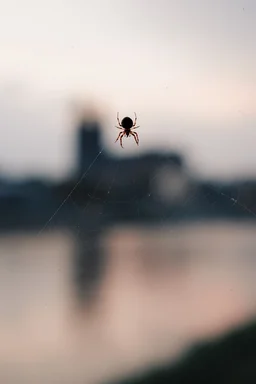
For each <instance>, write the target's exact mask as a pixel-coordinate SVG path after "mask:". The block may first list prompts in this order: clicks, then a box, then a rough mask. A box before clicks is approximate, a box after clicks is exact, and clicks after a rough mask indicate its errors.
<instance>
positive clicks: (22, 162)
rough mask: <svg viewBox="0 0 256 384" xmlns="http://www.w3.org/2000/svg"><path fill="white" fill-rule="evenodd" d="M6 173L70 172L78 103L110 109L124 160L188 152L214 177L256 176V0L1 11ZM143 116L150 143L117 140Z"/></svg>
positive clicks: (62, 2) (58, 3)
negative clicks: (128, 120) (120, 119)
mask: <svg viewBox="0 0 256 384" xmlns="http://www.w3.org/2000/svg"><path fill="white" fill-rule="evenodd" d="M0 46H1V60H0V124H1V139H0V172H3V173H5V174H8V173H10V174H12V175H27V174H36V173H38V174H44V175H50V176H54V177H61V176H62V175H63V174H65V173H66V172H67V171H68V170H69V169H70V168H71V167H72V164H73V158H72V153H73V152H72V151H73V150H74V138H73V134H74V130H72V126H71V121H72V118H71V114H72V108H71V104H70V103H71V102H72V101H74V100H79V98H82V99H83V98H92V99H94V100H95V102H96V103H97V102H98V103H99V105H102V106H104V108H103V109H104V113H105V114H106V120H105V124H104V148H105V149H106V150H107V151H111V153H112V154H116V155H117V156H119V155H122V156H124V155H125V156H126V155H129V154H132V153H135V151H140V152H143V153H144V152H145V151H147V150H149V149H150V148H152V147H155V148H157V149H158V150H166V149H169V150H171V149H173V148H174V149H175V148H181V149H182V150H184V151H185V153H187V156H188V161H189V162H191V167H193V168H194V169H195V171H196V172H198V173H199V174H201V175H202V176H204V177H217V176H224V177H227V176H230V177H233V176H239V177H241V176H246V175H256V151H255V143H256V49H255V47H256V2H255V1H254V0H201V1H200V0H176V1H175V0H158V1H156V0H154V1H146V0H106V1H104V0H101V1H100V0H96V1H93V2H91V1H87V0H72V1H71V0H44V1H38V0H23V1H22V2H21V1H18V0H16V1H15V0H9V1H8V2H7V1H6V2H4V3H3V4H2V6H1V13H0ZM117 111H120V114H121V116H123V115H132V114H133V111H136V112H137V114H138V123H139V125H140V128H139V132H138V133H139V135H140V139H141V146H140V147H139V148H138V147H136V146H135V145H134V143H133V142H132V140H129V141H128V140H126V141H125V142H124V145H125V150H126V151H124V150H122V149H121V148H120V146H118V145H115V144H114V143H113V142H114V140H115V138H116V136H117V133H118V132H117V130H116V129H115V128H114V125H115V124H116V120H115V118H116V112H117Z"/></svg>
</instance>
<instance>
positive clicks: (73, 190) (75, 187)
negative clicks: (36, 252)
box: [37, 148, 103, 236]
mask: <svg viewBox="0 0 256 384" xmlns="http://www.w3.org/2000/svg"><path fill="white" fill-rule="evenodd" d="M102 151H103V148H102V149H101V150H100V151H99V153H98V154H97V156H95V158H94V160H93V161H92V162H91V164H90V165H89V167H88V168H87V169H86V170H85V171H84V173H83V174H82V176H81V177H80V179H79V180H78V182H77V183H76V184H75V185H74V187H73V188H72V189H71V191H70V192H69V194H68V195H67V197H66V198H65V199H64V200H63V201H62V203H61V204H60V205H59V207H58V208H57V209H56V211H55V212H54V213H53V214H52V216H51V217H50V218H49V219H48V220H47V222H46V223H45V225H44V226H43V228H41V229H40V231H39V232H38V234H37V236H38V235H40V234H41V233H42V232H43V231H44V230H45V229H46V228H47V226H48V225H49V224H50V222H51V221H52V220H53V218H54V217H55V216H56V215H57V213H58V212H59V211H60V210H61V208H62V207H63V205H65V204H66V202H67V201H68V199H69V198H70V197H71V196H72V194H73V193H74V192H75V190H76V189H77V187H78V186H79V185H80V184H81V182H82V181H83V179H84V178H85V176H86V175H87V174H88V172H89V171H90V169H91V168H92V166H93V165H94V164H95V163H96V161H97V160H98V158H99V157H100V155H101V153H102Z"/></svg>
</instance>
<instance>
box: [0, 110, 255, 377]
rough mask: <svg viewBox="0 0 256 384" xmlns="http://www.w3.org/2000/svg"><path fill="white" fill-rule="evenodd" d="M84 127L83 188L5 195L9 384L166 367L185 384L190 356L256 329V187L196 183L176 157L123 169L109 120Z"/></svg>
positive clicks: (11, 183)
mask: <svg viewBox="0 0 256 384" xmlns="http://www.w3.org/2000/svg"><path fill="white" fill-rule="evenodd" d="M75 128H76V130H75V132H76V133H75V134H76V152H77V153H76V158H77V162H76V167H75V171H74V173H73V174H72V175H70V176H69V177H67V178H66V179H65V180H62V181H58V182H57V181H55V182H52V181H50V179H49V180H45V179H39V178H37V179H36V178H33V179H32V178H31V179H28V180H25V181H22V182H21V181H18V180H16V181H15V180H13V179H11V178H2V179H1V182H0V212H1V215H0V231H1V233H0V237H1V239H0V256H1V257H0V282H1V289H0V311H1V312H0V338H1V340H2V342H1V345H0V382H1V383H6V384H16V383H19V384H20V383H26V384H28V383H33V384H34V383H36V384H40V383H45V382H55V381H56V380H57V381H58V379H59V381H60V382H62V383H64V382H65V383H68V384H69V383H74V382H76V383H79V384H80V383H88V384H90V383H92V384H95V383H103V384H104V383H106V382H107V381H108V380H112V379H113V380H114V379H120V381H118V382H122V379H123V378H125V377H132V375H133V374H135V373H136V372H139V371H140V370H145V371H146V372H148V370H150V371H151V370H153V369H154V367H156V366H158V365H161V364H163V363H166V364H167V363H168V364H169V363H170V364H171V365H170V373H168V375H169V374H170V380H171V381H173V382H183V381H180V380H181V379H182V377H183V371H184V375H185V379H184V380H185V381H184V382H187V377H189V378H190V366H191V364H193V361H194V360H193V359H197V354H196V355H195V357H193V356H194V355H193V354H192V363H190V360H188V361H187V360H184V366H183V365H181V368H179V365H178V366H175V367H176V368H175V367H174V371H173V370H172V369H173V362H174V361H175V359H177V357H179V356H180V355H182V352H183V351H187V350H188V349H189V347H191V346H192V345H195V344H197V343H198V342H199V341H201V340H202V339H203V340H204V339H207V338H209V337H210V338H211V337H216V336H217V335H219V334H222V333H225V332H227V331H229V330H230V329H232V328H235V327H237V326H238V325H241V324H245V323H246V322H248V321H249V320H252V319H254V318H255V313H256V306H255V303H256V300H255V298H256V290H255V272H254V271H255V260H256V259H255V254H256V253H255V252H256V242H255V217H256V215H255V211H256V180H240V181H239V180H237V181H236V182H232V183H231V182H229V183H228V182H226V183H224V182H221V181H219V182H218V181H208V182H206V181H202V180H199V179H198V178H196V176H195V174H193V170H191V166H190V164H187V160H186V154H184V153H177V152H174V151H170V152H169V153H160V152H157V151H155V150H151V151H150V152H149V153H146V154H140V151H139V149H140V148H138V151H137V153H138V155H136V156H127V157H122V158H118V157H114V156H111V155H110V154H108V152H107V150H105V148H104V143H103V141H102V136H101V133H102V127H101V122H100V120H98V119H97V118H95V119H92V118H91V116H90V117H89V116H87V115H85V116H83V117H82V118H81V120H79V123H78V126H77V127H75ZM116 145H119V143H117V144H116ZM136 149H137V148H136ZM39 235H40V236H39ZM246 334H247V333H246ZM246 334H245V335H246ZM253 335H255V330H254V326H253V331H252V337H253ZM254 337H255V336H254ZM252 340H253V339H252ZM224 343H225V341H224ZM232 343H233V342H231V347H230V348H231V349H232V345H233V344H232ZM252 343H253V342H252ZM240 344H242V345H243V346H244V343H243V339H242V341H239V345H238V347H237V350H239V349H240ZM206 348H207V347H206ZM216 348H217V352H215V347H214V348H213V352H212V354H213V355H211V353H210V355H211V356H213V357H212V359H213V360H214V361H215V360H216V359H215V353H216V354H217V355H218V356H220V362H219V364H220V367H222V360H221V356H222V355H221V354H220V353H219V352H218V350H219V349H218V348H220V350H222V344H221V345H220V347H218V345H217V347H216ZM235 348H236V347H235ZM246 348H247V347H246V346H245V349H246ZM248 350H249V352H248V353H250V354H253V353H254V349H253V346H252V345H251V343H250V345H249V346H248ZM245 353H246V352H245ZM202 354H203V355H204V352H202ZM248 356H249V354H248ZM198 359H199V360H200V361H199V363H198V366H199V367H202V366H206V364H205V362H204V359H203V358H201V355H200V353H199V357H198ZM206 359H207V357H206ZM240 362H241V360H240ZM241 364H242V363H241ZM183 367H184V368H183ZM175 369H177V371H175ZM179 369H180V371H181V373H180V371H179ZM220 369H221V368H220ZM241 369H242V368H241ZM223 371H225V369H223ZM168 372H169V371H168ZM229 372H230V369H229ZM253 372H254V371H253ZM207 373H208V374H209V375H210V377H211V364H210V362H209V367H208V368H207ZM152 375H153V376H152V377H153V379H152V380H154V377H155V376H154V375H155V373H154V371H153V374H152ZM159 375H160V376H159V377H158V374H157V373H156V381H152V382H169V381H168V380H169V376H167V377H165V376H164V378H162V373H161V372H160V373H159ZM186 375H188V376H186ZM192 376H193V375H191V377H192ZM193 377H197V376H196V373H194V376H193ZM202 377H203V378H202ZM202 377H201V376H200V375H199V376H198V382H204V381H200V380H201V378H202V380H204V375H203V376H202ZM175 378H176V379H177V381H175ZM131 380H132V381H131V382H133V379H132V378H131ZM134 380H135V381H134V382H135V383H137V381H136V378H135V379H134ZM144 380H145V381H144ZM147 380H148V376H147V375H146V376H145V377H144V376H143V377H142V379H141V382H143V383H144V382H145V383H146V382H148V381H147ZM149 380H150V377H149ZM165 380H166V381H165ZM195 380H197V379H195ZM139 382H140V381H139ZM209 382H210V381H209ZM224 382H230V381H224ZM232 384H233V382H232Z"/></svg>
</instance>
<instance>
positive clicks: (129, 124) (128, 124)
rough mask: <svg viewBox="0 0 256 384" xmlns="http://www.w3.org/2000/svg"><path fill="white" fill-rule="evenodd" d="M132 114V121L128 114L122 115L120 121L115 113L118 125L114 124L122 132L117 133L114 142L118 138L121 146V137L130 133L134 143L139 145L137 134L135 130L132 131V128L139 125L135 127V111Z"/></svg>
mask: <svg viewBox="0 0 256 384" xmlns="http://www.w3.org/2000/svg"><path fill="white" fill-rule="evenodd" d="M134 115H135V120H134V122H133V120H132V119H131V118H130V117H128V116H126V117H124V118H123V119H122V121H121V122H120V120H119V113H117V122H118V124H119V126H116V128H118V129H121V130H122V132H120V133H119V135H118V136H117V139H116V141H115V143H116V142H117V140H120V145H121V147H122V148H123V141H122V139H123V137H124V136H126V137H129V136H130V135H131V136H133V137H134V140H135V142H136V144H137V145H139V136H138V134H137V133H136V132H133V129H136V128H139V126H137V127H136V122H137V116H136V113H135V112H134Z"/></svg>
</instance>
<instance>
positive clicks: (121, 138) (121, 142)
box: [120, 133, 124, 148]
mask: <svg viewBox="0 0 256 384" xmlns="http://www.w3.org/2000/svg"><path fill="white" fill-rule="evenodd" d="M123 136H124V133H121V136H120V145H121V147H122V148H123Z"/></svg>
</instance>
